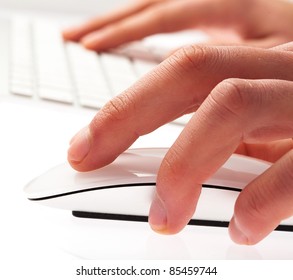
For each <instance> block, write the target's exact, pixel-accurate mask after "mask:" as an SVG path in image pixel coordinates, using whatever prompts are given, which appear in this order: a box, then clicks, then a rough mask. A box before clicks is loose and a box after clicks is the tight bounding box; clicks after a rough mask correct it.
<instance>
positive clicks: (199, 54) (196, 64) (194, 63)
mask: <svg viewBox="0 0 293 280" xmlns="http://www.w3.org/2000/svg"><path fill="white" fill-rule="evenodd" d="M210 57H211V52H210V51H209V49H208V48H206V47H201V46H196V45H188V46H185V47H182V48H181V49H179V50H178V51H177V52H175V54H174V55H173V56H171V57H170V62H172V63H174V64H175V65H176V67H179V68H180V69H183V70H185V71H187V72H190V71H194V70H201V69H202V68H204V66H205V65H206V64H207V62H208V60H209V58H210Z"/></svg>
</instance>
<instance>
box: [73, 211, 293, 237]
mask: <svg viewBox="0 0 293 280" xmlns="http://www.w3.org/2000/svg"><path fill="white" fill-rule="evenodd" d="M72 215H73V216H74V217H77V218H87V219H102V220H115V221H131V222H147V221H148V217H147V216H140V215H124V214H112V213H111V214H109V213H94V212H85V211H72ZM188 225H192V226H208V227H228V226H229V222H228V221H214V220H200V219H191V220H190V221H189V223H188ZM275 230H277V231H290V232H293V225H279V226H278V227H276V228H275Z"/></svg>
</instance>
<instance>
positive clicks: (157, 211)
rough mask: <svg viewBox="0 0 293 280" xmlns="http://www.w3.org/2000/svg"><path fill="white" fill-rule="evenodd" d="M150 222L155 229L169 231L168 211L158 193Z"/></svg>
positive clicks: (151, 211) (150, 215) (151, 210)
mask: <svg viewBox="0 0 293 280" xmlns="http://www.w3.org/2000/svg"><path fill="white" fill-rule="evenodd" d="M149 224H150V226H151V228H152V229H153V230H154V231H156V232H159V233H167V213H166V209H165V207H164V204H163V202H162V200H161V199H160V198H159V197H158V195H155V198H154V200H153V203H152V206H151V209H150V214H149Z"/></svg>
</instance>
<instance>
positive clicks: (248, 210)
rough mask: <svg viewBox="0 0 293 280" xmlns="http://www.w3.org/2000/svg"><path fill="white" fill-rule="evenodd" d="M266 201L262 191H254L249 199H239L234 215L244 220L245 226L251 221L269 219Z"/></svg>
mask: <svg viewBox="0 0 293 280" xmlns="http://www.w3.org/2000/svg"><path fill="white" fill-rule="evenodd" d="M267 208H268V204H267V199H265V192H263V190H260V189H259V190H254V191H253V192H251V193H250V195H249V199H239V200H237V203H236V204H235V208H234V215H235V216H237V217H242V219H246V221H247V224H249V223H250V222H252V221H257V220H266V219H269V218H270V217H269V214H268V213H270V211H269V212H268V211H267V210H268V209H267Z"/></svg>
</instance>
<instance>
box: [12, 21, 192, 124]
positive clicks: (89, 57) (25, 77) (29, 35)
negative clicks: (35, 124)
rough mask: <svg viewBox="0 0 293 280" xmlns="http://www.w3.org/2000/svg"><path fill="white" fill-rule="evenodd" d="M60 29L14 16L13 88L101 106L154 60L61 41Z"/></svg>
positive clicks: (34, 95) (38, 96)
mask: <svg viewBox="0 0 293 280" xmlns="http://www.w3.org/2000/svg"><path fill="white" fill-rule="evenodd" d="M60 30H61V27H60V25H59V24H57V23H56V22H53V21H48V20H40V19H38V20H29V19H27V18H15V19H13V22H12V32H11V34H12V35H11V41H12V48H11V63H10V64H11V69H10V92H11V94H13V95H22V96H26V97H29V98H32V99H43V100H50V101H54V102H62V103H67V104H72V105H74V106H81V107H89V108H93V109H99V108H101V107H102V106H103V105H104V104H105V103H106V102H107V101H109V100H110V99H111V98H113V97H114V96H116V95H118V94H120V93H121V92H122V91H124V90H125V89H127V88H128V87H129V86H130V85H132V84H133V83H134V82H135V81H136V80H137V79H139V78H140V77H141V76H143V75H144V74H145V73H147V72H148V71H150V70H151V69H152V68H153V67H154V66H155V65H157V63H156V62H154V61H150V60H142V59H137V58H130V56H126V55H119V54H114V53H100V54H97V53H96V52H93V51H89V50H85V49H84V48H83V47H82V46H81V45H79V44H76V43H71V42H66V43H65V42H64V41H63V39H62V37H61V33H60ZM137 44H138V43H136V44H135V48H136V49H138V45H137ZM127 51H128V52H131V51H133V49H131V48H129V49H128V50H124V54H125V52H126V54H127ZM149 53H150V52H149ZM187 120H188V116H187V117H185V118H180V119H179V121H178V122H179V123H182V124H185V123H186V121H187Z"/></svg>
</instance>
